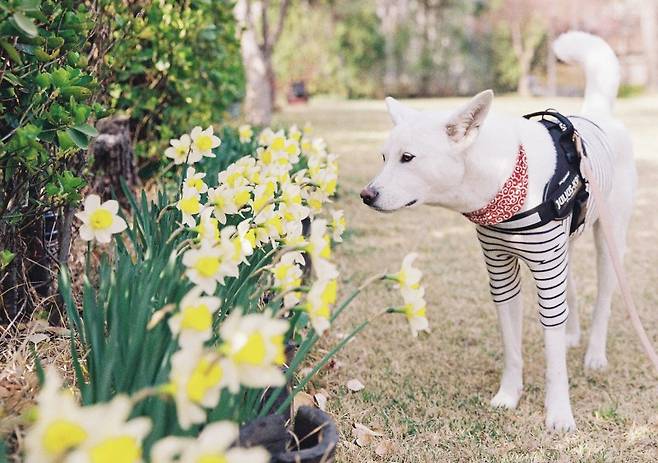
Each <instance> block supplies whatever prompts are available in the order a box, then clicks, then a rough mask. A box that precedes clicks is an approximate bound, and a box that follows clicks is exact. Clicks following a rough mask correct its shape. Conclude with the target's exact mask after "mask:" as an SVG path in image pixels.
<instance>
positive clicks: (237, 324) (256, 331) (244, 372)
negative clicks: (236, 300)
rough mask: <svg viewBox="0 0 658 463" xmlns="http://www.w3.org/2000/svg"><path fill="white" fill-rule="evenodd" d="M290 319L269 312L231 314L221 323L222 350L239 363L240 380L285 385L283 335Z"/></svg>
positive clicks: (250, 384)
mask: <svg viewBox="0 0 658 463" xmlns="http://www.w3.org/2000/svg"><path fill="white" fill-rule="evenodd" d="M286 331H288V322H287V321H285V320H279V319H274V318H272V316H271V315H270V314H267V313H251V314H247V315H242V314H241V313H240V312H239V311H237V310H236V311H234V312H233V313H231V314H230V315H229V316H228V317H227V318H226V319H225V320H224V321H223V322H222V324H221V325H220V328H219V334H220V337H221V339H222V344H221V346H220V352H221V353H222V354H224V355H226V357H227V358H228V359H229V360H230V361H231V362H233V364H234V365H235V367H236V369H237V372H238V376H239V378H240V383H241V384H243V385H245V386H247V387H256V388H263V387H269V386H281V385H283V384H285V376H284V375H283V371H282V370H281V367H282V365H283V364H284V363H285V360H286V359H285V346H284V339H283V336H284V334H285V333H286Z"/></svg>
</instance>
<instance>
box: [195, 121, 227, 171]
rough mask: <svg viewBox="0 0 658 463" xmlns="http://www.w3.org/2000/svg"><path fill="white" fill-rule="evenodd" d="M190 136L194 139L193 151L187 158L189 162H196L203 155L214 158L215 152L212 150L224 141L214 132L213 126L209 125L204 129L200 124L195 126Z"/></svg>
mask: <svg viewBox="0 0 658 463" xmlns="http://www.w3.org/2000/svg"><path fill="white" fill-rule="evenodd" d="M190 138H191V139H192V145H191V146H192V151H191V152H190V156H189V158H188V160H187V162H188V163H189V164H195V163H197V162H199V161H200V160H201V158H203V157H208V158H214V157H215V154H214V153H213V152H212V150H213V149H214V148H217V147H218V146H219V145H220V144H221V143H222V141H221V140H220V139H219V138H218V137H216V136H215V135H214V134H213V128H212V126H210V127H208V128H207V129H206V130H202V129H201V127H199V126H197V127H194V128H193V129H192V132H191V133H190Z"/></svg>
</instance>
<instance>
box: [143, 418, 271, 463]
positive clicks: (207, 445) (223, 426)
mask: <svg viewBox="0 0 658 463" xmlns="http://www.w3.org/2000/svg"><path fill="white" fill-rule="evenodd" d="M238 437H239V428H238V425H237V424H235V423H232V422H230V421H217V422H215V423H211V424H209V425H207V426H206V427H204V428H203V431H201V433H200V434H199V437H197V438H196V439H194V438H190V437H173V436H172V437H165V438H164V439H161V440H160V441H158V442H156V443H155V445H154V446H153V449H152V451H151V459H152V461H153V463H267V462H269V461H270V455H269V453H268V452H267V450H265V449H264V448H263V447H249V448H242V447H233V446H232V445H233V444H234V442H235V441H236V440H237V439H238Z"/></svg>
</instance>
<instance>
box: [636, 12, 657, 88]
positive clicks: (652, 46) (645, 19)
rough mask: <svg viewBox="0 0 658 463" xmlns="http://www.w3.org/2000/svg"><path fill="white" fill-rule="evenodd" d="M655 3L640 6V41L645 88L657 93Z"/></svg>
mask: <svg viewBox="0 0 658 463" xmlns="http://www.w3.org/2000/svg"><path fill="white" fill-rule="evenodd" d="M656 13H657V9H656V1H655V0H644V2H643V5H642V14H641V15H640V18H641V21H642V39H643V41H644V54H645V56H646V63H647V88H648V89H649V90H650V91H652V92H656V91H658V44H657V43H656V41H657V40H658V37H657V34H658V27H657V26H656Z"/></svg>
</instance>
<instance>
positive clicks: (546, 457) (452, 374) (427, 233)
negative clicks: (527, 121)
mask: <svg viewBox="0 0 658 463" xmlns="http://www.w3.org/2000/svg"><path fill="white" fill-rule="evenodd" d="M459 102H460V100H455V99H452V100H434V101H432V100H424V101H416V102H413V103H412V104H413V105H414V106H417V107H437V108H441V107H443V108H449V107H454V105H456V104H458V103H459ZM495 105H496V107H497V109H498V110H505V111H507V112H510V113H516V114H523V113H524V112H530V111H532V110H537V109H541V108H545V107H556V108H559V109H560V110H562V111H564V112H570V111H576V110H577V108H578V106H579V101H578V100H572V99H563V100H560V99H550V100H543V99H529V100H521V99H518V98H512V97H504V98H500V99H498V100H497V102H496V103H495ZM617 114H618V115H619V116H620V117H621V118H622V119H623V120H624V121H625V122H626V123H627V124H628V126H629V127H630V128H631V130H632V132H633V136H634V138H635V144H636V150H637V158H638V167H639V172H640V187H639V195H638V200H637V207H636V210H635V214H634V219H633V222H632V228H631V232H630V250H629V253H628V255H627V259H626V262H627V268H628V270H629V273H630V275H631V278H632V282H631V286H632V289H633V292H634V294H635V296H636V298H637V302H638V305H639V307H640V310H641V317H642V319H643V321H644V324H645V326H646V328H647V330H648V332H649V333H650V336H651V338H652V339H653V341H654V344H658V311H656V310H655V307H656V303H657V302H658V291H657V290H656V282H657V281H658V280H657V277H658V270H657V269H656V263H657V262H658V246H657V245H656V244H655V243H656V241H655V237H654V235H655V232H656V231H657V230H658V217H657V216H656V214H655V209H656V204H658V190H657V189H656V185H657V184H658V153H657V152H656V150H655V144H656V141H655V140H656V130H657V129H658V99H656V98H641V99H634V100H622V101H620V102H619V105H618V108H617ZM279 120H280V122H285V123H292V122H297V123H300V124H303V123H304V122H305V121H310V122H311V123H312V124H313V125H314V126H315V128H316V131H317V133H318V134H320V135H322V136H323V137H325V138H326V139H327V140H328V142H329V144H330V147H331V148H332V149H333V150H334V151H335V152H336V153H338V154H340V155H341V157H342V161H341V183H340V184H341V187H340V188H341V191H340V194H341V195H340V198H339V199H338V201H337V207H339V208H343V209H344V210H345V214H346V216H347V220H348V226H349V230H348V233H347V235H346V236H347V238H346V240H345V243H344V244H343V246H341V247H340V248H339V251H338V260H339V265H340V267H341V270H342V277H343V280H344V281H343V285H344V286H345V287H346V288H350V287H354V286H355V285H356V284H357V283H358V282H359V281H361V280H363V279H364V278H365V277H366V276H368V275H370V274H374V273H378V272H381V271H383V270H394V269H395V268H396V267H397V266H398V265H399V262H400V261H401V259H402V257H403V256H404V255H405V254H406V253H408V252H411V251H417V252H419V253H421V258H420V259H419V262H418V263H419V265H420V266H421V268H423V269H424V271H425V272H426V276H425V285H426V288H427V296H428V302H429V305H430V309H429V314H428V316H429V318H430V323H431V325H432V333H431V335H429V336H428V337H426V338H425V339H422V340H413V339H412V338H411V337H410V336H409V333H408V332H407V328H406V326H405V322H404V320H403V319H401V318H395V317H386V318H383V319H379V320H377V321H376V322H375V323H374V325H372V326H370V327H369V329H368V330H366V331H365V332H364V333H362V335H360V336H359V337H358V338H357V339H356V340H355V341H353V342H352V343H351V344H350V345H349V346H348V347H347V349H346V350H345V351H343V352H342V353H341V354H340V355H339V357H338V360H339V361H340V362H341V363H342V367H341V368H339V369H338V370H337V373H332V374H331V375H324V376H323V377H322V378H321V379H320V380H318V381H317V382H316V386H317V387H324V388H326V389H327V390H328V391H329V393H330V399H329V404H328V407H329V411H330V412H331V413H333V414H334V416H335V417H336V419H337V421H338V423H339V427H340V429H341V432H342V437H343V440H342V442H341V444H340V449H339V453H338V461H339V462H341V463H342V462H364V461H396V462H439V461H441V462H442V461H464V462H466V461H487V462H491V461H496V462H543V461H561V462H562V461H564V462H570V461H574V462H576V461H582V462H591V461H597V462H598V461H605V462H608V461H609V462H613V461H614V462H616V461H626V462H654V461H657V460H658V437H656V436H658V386H657V385H658V380H657V378H656V376H655V374H654V372H653V371H652V370H651V368H650V364H649V362H648V360H647V359H646V358H645V357H644V355H643V353H642V351H641V349H640V347H639V345H638V342H637V340H636V337H635V334H634V333H633V331H632V328H631V326H630V323H629V321H628V320H627V317H626V315H625V312H624V309H623V308H622V306H621V304H620V300H619V299H618V298H617V299H616V300H615V304H614V310H613V315H612V319H611V323H610V337H609V354H608V355H609V363H610V366H609V369H608V371H607V372H605V373H590V372H587V371H584V369H583V367H582V359H583V356H584V345H585V343H586V339H585V342H581V347H578V348H575V349H573V350H571V351H570V352H569V371H570V381H571V398H572V403H573V408H574V413H575V418H576V421H577V424H578V431H577V432H575V433H573V434H569V435H552V434H548V433H546V432H545V431H544V430H543V389H544V380H543V374H544V373H543V371H544V370H543V367H544V365H543V364H544V361H543V348H542V335H541V330H540V327H539V322H538V320H537V316H536V309H535V308H534V296H533V294H532V293H531V291H530V286H531V285H526V290H525V292H524V294H525V298H526V309H525V311H526V312H525V313H526V324H525V345H524V349H525V352H524V354H525V365H526V368H525V373H524V376H525V382H526V385H525V393H524V396H523V398H522V399H521V402H520V405H519V408H518V409H517V410H515V411H500V410H493V409H491V408H490V407H489V399H490V398H491V396H492V395H493V393H494V392H495V391H496V389H497V386H498V378H499V372H500V368H501V364H502V349H501V343H500V340H499V335H498V330H497V322H496V314H495V310H494V308H493V305H492V303H491V302H490V300H489V296H488V291H487V276H486V272H485V268H484V265H483V261H482V259H481V253H480V249H479V247H478V244H477V241H476V239H475V234H474V230H473V227H472V226H470V225H469V224H468V223H467V222H466V220H465V219H463V218H462V217H460V216H458V215H457V214H454V213H450V212H448V211H444V210H440V209H432V208H428V207H423V208H421V209H416V210H408V211H403V212H399V213H397V214H391V215H381V214H377V213H376V212H373V211H371V210H369V209H367V208H365V207H364V206H363V205H362V204H361V203H360V200H359V197H358V192H359V190H360V188H361V187H362V186H363V185H365V183H366V182H367V181H368V180H369V179H370V178H372V176H373V175H374V174H376V172H377V171H378V169H379V167H380V164H381V160H380V156H379V154H378V153H379V145H380V143H381V142H382V141H383V140H384V137H385V136H386V133H387V131H388V130H389V128H390V122H389V120H388V117H387V115H386V113H385V112H384V105H383V102H370V101H361V102H338V101H329V100H324V101H314V102H313V103H312V104H311V105H310V106H307V107H294V108H290V109H288V110H286V111H285V112H284V113H283V114H282V115H281V116H280V118H279ZM593 256H594V248H593V243H592V239H591V237H590V236H586V237H584V238H583V239H582V240H580V241H579V242H578V243H577V246H576V249H575V259H574V261H575V268H576V270H577V274H578V282H579V289H580V292H581V296H580V303H581V304H580V308H581V318H582V320H583V325H584V328H585V335H587V327H588V325H589V318H590V315H591V305H592V303H593V300H594V295H595V270H594V267H593ZM525 281H528V280H527V275H526V280H525ZM345 291H347V289H346V290H345ZM396 300H397V295H396V294H395V291H391V290H387V289H384V288H382V287H381V286H379V287H374V288H371V289H369V290H367V291H366V293H365V294H363V295H362V297H361V298H360V299H358V301H357V302H355V303H354V304H353V305H352V306H351V307H350V308H349V309H348V311H347V313H346V314H345V315H344V316H343V317H342V319H341V320H340V322H339V323H338V326H337V327H335V328H334V332H337V333H345V332H347V331H348V330H349V327H350V326H353V325H354V324H355V323H357V322H358V321H360V320H363V319H364V318H367V317H369V316H372V315H373V314H375V313H377V312H378V311H380V310H381V309H382V308H384V307H386V306H387V305H389V304H391V302H392V301H396ZM353 377H356V378H359V379H360V380H361V381H362V382H363V383H364V384H365V385H366V388H365V390H364V391H362V392H359V393H349V392H348V391H347V389H346V387H345V386H344V384H345V382H346V381H347V380H348V379H350V378H353ZM354 422H361V423H363V424H365V425H367V426H369V427H371V428H373V429H376V430H378V431H381V432H382V433H383V434H384V435H385V436H384V437H382V438H378V439H377V440H376V441H375V443H374V444H373V445H369V446H366V447H363V448H361V447H359V446H357V445H355V444H353V443H352V442H353V438H352V431H351V426H352V423H354ZM382 440H391V441H392V447H391V451H390V453H388V454H387V455H386V456H383V457H382V456H379V455H377V454H376V453H375V448H376V446H377V442H381V441H382Z"/></svg>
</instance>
